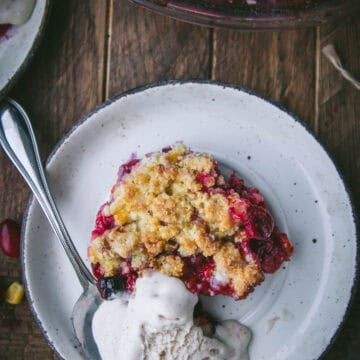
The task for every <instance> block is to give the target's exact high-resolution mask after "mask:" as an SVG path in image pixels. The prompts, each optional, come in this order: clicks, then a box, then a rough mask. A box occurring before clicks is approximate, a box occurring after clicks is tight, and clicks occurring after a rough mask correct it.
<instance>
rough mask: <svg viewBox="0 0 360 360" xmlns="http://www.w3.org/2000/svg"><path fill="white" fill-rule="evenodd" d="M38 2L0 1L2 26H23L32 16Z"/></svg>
mask: <svg viewBox="0 0 360 360" xmlns="http://www.w3.org/2000/svg"><path fill="white" fill-rule="evenodd" d="M35 3H36V0H0V24H13V25H22V24H24V23H25V22H26V21H27V20H28V19H29V18H30V16H31V14H32V12H33V10H34V7H35Z"/></svg>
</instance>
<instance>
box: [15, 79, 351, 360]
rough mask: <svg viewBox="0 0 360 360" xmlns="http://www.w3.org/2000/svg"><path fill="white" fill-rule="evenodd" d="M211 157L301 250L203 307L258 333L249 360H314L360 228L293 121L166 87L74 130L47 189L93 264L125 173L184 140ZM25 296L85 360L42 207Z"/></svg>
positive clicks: (222, 90) (66, 279)
mask: <svg viewBox="0 0 360 360" xmlns="http://www.w3.org/2000/svg"><path fill="white" fill-rule="evenodd" d="M179 140H180V141H183V142H184V143H185V144H186V145H189V146H190V147H191V148H193V149H195V150H203V151H207V152H209V153H212V154H213V155H214V156H215V157H216V158H217V159H218V160H219V161H220V162H221V163H222V165H223V166H224V167H225V168H233V169H235V170H236V171H237V172H238V173H239V174H240V175H241V176H242V177H243V178H245V180H246V181H247V183H248V184H251V185H254V186H256V187H258V188H259V189H260V190H261V191H262V193H263V194H264V195H265V198H266V199H267V200H268V203H269V204H270V207H271V210H272V211H273V213H274V214H275V217H276V220H277V222H278V224H279V226H280V228H281V229H283V230H285V231H287V232H288V234H289V237H290V239H292V241H293V243H294V244H295V254H294V256H293V259H292V261H291V262H290V263H288V264H286V266H285V267H284V268H283V269H281V270H280V271H279V272H278V273H276V274H275V275H269V276H267V278H266V280H265V282H264V283H263V284H262V285H261V286H259V287H258V288H256V290H255V292H254V293H252V294H251V295H250V296H249V297H248V298H247V299H246V300H244V301H239V302H235V301H233V300H232V299H229V298H226V299H225V298H223V297H216V298H206V299H203V302H204V304H205V305H206V306H207V307H208V309H209V310H210V311H211V312H212V313H213V314H214V315H215V316H217V317H219V318H235V319H239V320H240V321H241V322H243V323H245V324H246V325H248V326H249V327H250V328H251V329H252V331H253V334H254V336H253V341H252V343H251V348H250V355H251V359H252V360H261V359H264V360H265V359H266V360H285V359H287V360H306V359H316V358H318V357H319V356H320V355H321V354H322V353H323V352H324V351H325V349H326V348H327V347H328V345H329V343H330V342H331V340H332V338H333V336H334V334H335V332H336V330H337V329H338V327H339V325H340V324H341V322H342V320H343V317H344V314H345V312H346V309H347V306H348V303H349V300H350V296H351V291H352V287H353V283H354V278H355V272H356V229H355V223H354V218H353V212H352V208H351V204H350V200H349V197H348V194H347V192H346V190H345V187H344V184H343V182H342V180H341V178H340V176H339V174H338V172H337V170H336V168H335V166H334V164H333V162H332V161H331V159H330V158H329V156H328V155H327V153H326V152H325V151H324V149H323V148H322V147H321V146H320V144H319V143H318V142H317V141H316V140H315V138H314V137H313V136H312V135H311V134H310V133H309V132H308V131H307V130H306V129H305V128H304V126H303V125H301V124H300V123H299V122H298V121H297V120H296V119H294V117H293V116H291V115H289V114H288V113H286V112H285V111H283V110H281V109H279V108H278V107H276V106H274V105H273V104H271V103H269V102H267V101H265V100H263V99H261V98H259V97H257V96H255V95H252V94H249V93H247V92H245V91H243V90H241V89H236V88H232V87H226V86H223V85H218V84H212V83H193V82H189V83H166V84H161V85H160V86H149V87H146V88H143V89H139V90H136V91H133V92H130V93H128V94H126V95H123V96H121V97H119V98H117V99H115V100H113V101H111V102H108V103H107V104H105V105H103V106H101V107H100V108H98V109H96V110H95V111H94V112H93V113H92V114H90V115H89V116H88V117H86V118H85V119H83V120H82V121H81V122H80V123H78V125H76V126H75V127H74V128H73V129H72V130H71V131H70V133H69V134H67V135H66V136H65V138H64V139H63V140H62V141H61V143H60V144H59V145H58V146H57V148H56V149H55V150H54V152H53V153H52V155H51V156H50V159H49V162H48V167H47V168H48V173H49V180H50V184H51V188H52V190H53V192H54V194H55V197H56V200H57V203H58V205H59V208H60V212H61V214H62V215H63V218H64V221H65V223H66V224H67V226H68V229H69V232H70V234H71V235H72V238H73V240H74V242H75V244H76V246H77V247H78V250H79V253H80V254H82V256H83V258H84V260H85V259H86V249H87V246H88V243H89V240H90V232H91V230H92V228H93V225H94V220H95V215H96V212H97V210H98V208H99V206H100V205H101V204H102V203H103V202H104V201H106V200H107V197H108V195H109V193H110V189H111V186H112V184H113V183H114V182H115V181H116V174H117V169H118V166H119V165H120V164H121V163H123V162H125V161H126V160H128V159H129V157H130V154H131V153H132V152H136V153H137V154H138V155H139V156H143V155H144V154H146V153H148V152H150V151H153V150H159V149H161V148H163V147H164V146H166V145H169V144H173V143H175V142H176V141H179ZM22 245H23V248H22V261H23V265H24V267H23V268H24V278H25V282H26V285H27V294H28V298H29V300H30V302H31V305H32V309H33V312H34V315H35V317H36V319H37V321H38V323H39V325H40V326H41V328H42V329H43V331H44V333H45V335H46V337H47V339H48V341H49V343H50V344H51V345H52V346H53V347H54V349H55V350H56V352H57V353H58V354H59V355H60V356H61V357H62V358H65V359H71V360H75V359H79V358H81V356H80V355H79V352H78V349H76V348H74V334H73V331H72V326H71V321H70V314H71V310H72V307H73V305H74V303H75V301H76V300H77V298H78V297H79V295H80V293H81V288H80V285H79V283H78V281H77V278H76V276H75V274H74V272H73V270H72V268H71V266H70V263H69V261H68V260H67V258H66V257H65V255H64V251H63V250H62V248H61V247H60V245H59V244H58V241H57V240H56V238H55V237H54V235H53V233H52V231H51V230H50V227H49V226H48V224H47V222H46V220H45V217H44V216H43V214H42V212H41V210H40V208H39V206H38V204H37V203H36V202H35V201H30V204H29V207H28V211H27V213H26V216H25V221H24V228H23V238H22Z"/></svg>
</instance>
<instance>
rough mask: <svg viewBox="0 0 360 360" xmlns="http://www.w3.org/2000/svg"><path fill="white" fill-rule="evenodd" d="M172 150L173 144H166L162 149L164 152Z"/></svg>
mask: <svg viewBox="0 0 360 360" xmlns="http://www.w3.org/2000/svg"><path fill="white" fill-rule="evenodd" d="M170 150H171V146H165V147H163V148H162V149H161V151H162V152H163V153H168V152H169V151H170Z"/></svg>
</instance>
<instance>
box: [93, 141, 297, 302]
mask: <svg viewBox="0 0 360 360" xmlns="http://www.w3.org/2000/svg"><path fill="white" fill-rule="evenodd" d="M292 253H293V246H292V244H291V242H290V241H289V239H288V237H287V235H286V234H284V233H282V232H281V231H280V230H279V229H278V228H277V226H276V225H275V224H274V220H273V217H272V215H271V214H270V212H269V210H268V209H267V206H266V202H265V199H264V197H263V196H262V195H261V193H260V192H259V191H258V190H257V189H255V188H252V187H247V186H246V185H245V184H244V182H243V181H242V180H241V179H239V178H238V177H237V175H236V174H235V173H234V172H233V173H232V174H231V175H230V177H229V178H228V179H227V180H226V179H225V178H224V176H223V175H221V173H220V170H219V168H218V164H217V161H216V160H215V159H214V158H213V157H212V156H210V155H209V154H206V153H199V152H193V151H191V150H189V149H187V148H186V147H185V146H184V145H182V144H177V145H175V146H173V147H169V148H165V149H163V150H162V151H161V152H156V153H152V154H148V155H147V156H146V157H145V158H144V159H142V160H139V159H135V158H134V159H131V160H130V161H129V162H128V163H126V164H124V165H122V166H121V167H120V171H119V174H118V181H117V183H116V184H115V185H114V187H113V188H112V191H111V197H110V200H109V201H108V202H106V203H105V204H104V205H103V206H102V207H101V208H100V210H99V212H98V214H97V218H96V227H95V229H94V230H93V232H92V241H91V243H90V246H89V249H88V257H89V260H90V262H91V264H92V267H93V272H94V275H95V276H96V278H97V279H98V287H99V290H100V292H101V294H102V296H103V297H104V298H108V297H109V296H110V295H111V294H112V293H113V292H117V291H122V290H126V291H128V292H130V293H131V292H132V291H133V290H134V287H135V282H136V279H137V278H139V277H141V276H142V274H143V273H144V271H147V270H149V269H150V270H153V271H157V272H161V273H163V274H165V275H168V276H172V277H176V278H178V279H180V280H181V281H182V282H183V283H184V284H185V286H186V288H187V289H188V290H190V291H191V292H193V293H195V294H203V295H210V296H214V295H218V294H222V295H228V296H232V297H233V298H234V299H236V300H238V299H243V298H245V297H246V296H247V294H248V293H250V292H251V291H253V290H254V287H255V286H256V285H258V284H260V283H261V282H262V281H263V280H264V274H265V273H273V272H275V271H276V270H277V269H278V268H279V267H280V266H281V264H282V263H283V262H284V261H288V260H289V259H290V257H291V255H292Z"/></svg>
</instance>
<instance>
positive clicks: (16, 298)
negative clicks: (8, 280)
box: [5, 281, 24, 305]
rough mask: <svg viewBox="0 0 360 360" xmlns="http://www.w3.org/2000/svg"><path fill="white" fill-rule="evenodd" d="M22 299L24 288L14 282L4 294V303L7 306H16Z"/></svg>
mask: <svg viewBox="0 0 360 360" xmlns="http://www.w3.org/2000/svg"><path fill="white" fill-rule="evenodd" d="M23 297H24V286H22V285H21V284H20V283H19V282H18V281H14V282H13V283H12V284H11V285H10V286H9V287H8V288H7V290H6V292H5V301H6V302H7V303H9V304H13V305H17V304H20V303H21V300H22V299H23Z"/></svg>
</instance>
